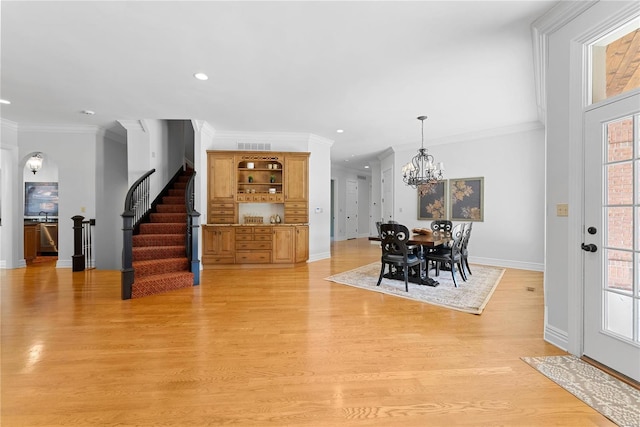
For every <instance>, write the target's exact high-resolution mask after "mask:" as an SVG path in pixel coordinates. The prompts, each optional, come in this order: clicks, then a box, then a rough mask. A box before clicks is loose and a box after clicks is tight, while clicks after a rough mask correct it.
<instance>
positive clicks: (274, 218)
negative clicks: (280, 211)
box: [269, 215, 276, 224]
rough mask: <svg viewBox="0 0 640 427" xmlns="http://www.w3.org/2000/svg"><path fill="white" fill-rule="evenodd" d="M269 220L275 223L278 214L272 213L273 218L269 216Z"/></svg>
mask: <svg viewBox="0 0 640 427" xmlns="http://www.w3.org/2000/svg"><path fill="white" fill-rule="evenodd" d="M269 222H270V223H271V224H275V223H276V216H275V215H271V218H269Z"/></svg>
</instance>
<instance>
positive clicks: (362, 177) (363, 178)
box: [358, 175, 367, 181]
mask: <svg viewBox="0 0 640 427" xmlns="http://www.w3.org/2000/svg"><path fill="white" fill-rule="evenodd" d="M358 179H362V180H364V181H366V180H367V177H366V176H362V175H358Z"/></svg>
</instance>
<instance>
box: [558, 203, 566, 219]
mask: <svg viewBox="0 0 640 427" xmlns="http://www.w3.org/2000/svg"><path fill="white" fill-rule="evenodd" d="M556 216H569V205H568V204H567V203H558V204H557V205H556Z"/></svg>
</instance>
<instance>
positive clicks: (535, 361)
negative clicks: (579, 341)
mask: <svg viewBox="0 0 640 427" xmlns="http://www.w3.org/2000/svg"><path fill="white" fill-rule="evenodd" d="M521 359H522V360H524V361H525V362H527V363H528V364H529V365H531V366H532V367H534V368H535V369H537V370H538V371H539V372H540V373H542V374H543V375H545V376H546V377H547V378H549V379H550V380H551V381H553V382H555V383H556V384H558V385H559V386H561V387H562V388H564V389H565V390H567V391H568V392H569V393H571V394H573V395H574V396H575V397H577V398H578V399H580V400H582V401H583V402H584V403H586V404H587V405H589V406H591V407H592V408H593V409H595V410H596V411H598V412H600V413H601V414H602V415H604V416H605V417H607V418H609V419H610V420H611V421H613V422H614V423H616V424H618V425H619V426H623V427H632V426H633V427H637V426H640V391H639V390H637V389H635V388H633V387H631V386H630V385H628V384H626V383H624V382H623V381H620V380H619V379H617V378H615V377H613V376H611V375H609V374H607V373H606V372H604V371H602V370H600V369H598V368H596V367H595V366H592V365H590V364H588V363H586V362H583V361H582V360H580V358H578V357H575V356H571V355H568V356H545V357H521Z"/></svg>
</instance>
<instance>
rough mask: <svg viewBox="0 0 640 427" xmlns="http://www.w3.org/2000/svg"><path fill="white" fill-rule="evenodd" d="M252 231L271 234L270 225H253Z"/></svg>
mask: <svg viewBox="0 0 640 427" xmlns="http://www.w3.org/2000/svg"><path fill="white" fill-rule="evenodd" d="M253 232H254V233H255V234H271V233H272V229H271V227H254V228H253Z"/></svg>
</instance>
